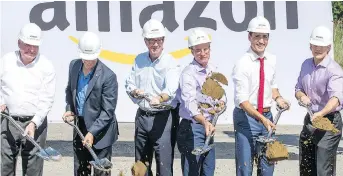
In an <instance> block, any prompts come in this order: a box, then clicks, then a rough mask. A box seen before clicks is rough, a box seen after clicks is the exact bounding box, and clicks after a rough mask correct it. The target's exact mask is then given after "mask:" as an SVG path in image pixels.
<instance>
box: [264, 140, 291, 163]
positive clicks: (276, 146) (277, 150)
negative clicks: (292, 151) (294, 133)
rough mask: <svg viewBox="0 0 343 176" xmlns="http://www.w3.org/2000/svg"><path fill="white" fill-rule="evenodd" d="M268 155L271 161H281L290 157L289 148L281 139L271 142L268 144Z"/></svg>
mask: <svg viewBox="0 0 343 176" xmlns="http://www.w3.org/2000/svg"><path fill="white" fill-rule="evenodd" d="M266 157H267V159H268V160H269V161H281V160H285V159H288V158H289V154H288V150H287V148H286V147H285V146H284V145H283V144H282V143H280V142H279V141H274V142H270V143H268V144H267V146H266Z"/></svg>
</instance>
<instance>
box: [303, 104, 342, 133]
mask: <svg viewBox="0 0 343 176" xmlns="http://www.w3.org/2000/svg"><path fill="white" fill-rule="evenodd" d="M299 105H300V106H302V107H305V108H306V110H307V112H308V114H309V115H310V117H311V119H312V118H313V112H312V110H311V104H309V105H305V104H303V103H302V102H300V101H299ZM311 123H312V126H313V127H314V128H316V129H319V130H323V131H329V132H331V133H333V134H337V133H339V132H340V131H339V130H338V129H337V128H336V127H335V126H334V124H332V123H331V121H330V120H329V119H328V118H326V117H317V118H315V119H313V120H312V122H311Z"/></svg>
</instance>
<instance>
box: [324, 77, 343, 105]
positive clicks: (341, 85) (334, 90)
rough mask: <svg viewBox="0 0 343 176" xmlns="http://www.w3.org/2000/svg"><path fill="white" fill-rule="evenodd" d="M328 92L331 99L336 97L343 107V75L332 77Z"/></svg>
mask: <svg viewBox="0 0 343 176" xmlns="http://www.w3.org/2000/svg"><path fill="white" fill-rule="evenodd" d="M327 91H328V95H329V98H332V97H336V98H337V99H338V101H339V104H340V105H342V102H343V73H342V72H340V73H339V74H335V73H334V74H333V75H331V77H330V79H329V82H328V85H327Z"/></svg>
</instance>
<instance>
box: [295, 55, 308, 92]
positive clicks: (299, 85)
mask: <svg viewBox="0 0 343 176" xmlns="http://www.w3.org/2000/svg"><path fill="white" fill-rule="evenodd" d="M305 64H306V61H305V62H303V64H302V65H301V69H300V72H299V76H298V80H297V84H296V85H295V93H297V92H298V91H301V92H303V93H305V90H304V86H303V84H302V80H303V70H304V69H305V67H306V65H305Z"/></svg>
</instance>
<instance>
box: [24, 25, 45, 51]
mask: <svg viewBox="0 0 343 176" xmlns="http://www.w3.org/2000/svg"><path fill="white" fill-rule="evenodd" d="M18 38H19V39H20V40H21V41H22V42H24V43H26V44H29V45H35V46H39V45H40V44H41V38H42V30H41V28H40V27H39V26H37V25H36V24H35V23H29V24H26V25H25V26H24V27H23V28H21V30H20V32H19V36H18Z"/></svg>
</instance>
